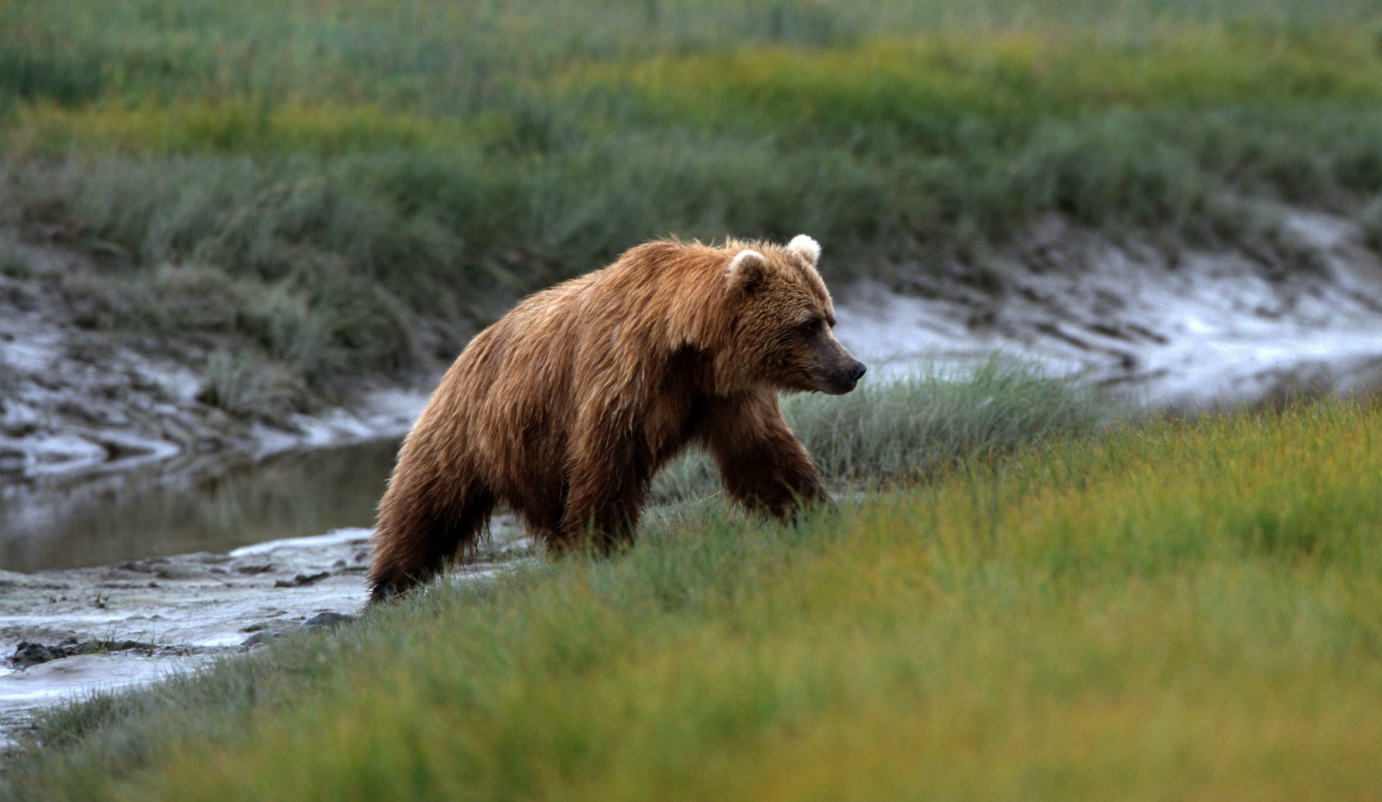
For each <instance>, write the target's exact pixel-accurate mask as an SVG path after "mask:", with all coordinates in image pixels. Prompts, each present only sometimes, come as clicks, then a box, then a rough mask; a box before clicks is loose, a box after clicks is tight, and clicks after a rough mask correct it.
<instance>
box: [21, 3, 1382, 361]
mask: <svg viewBox="0 0 1382 802" xmlns="http://www.w3.org/2000/svg"><path fill="white" fill-rule="evenodd" d="M69 6H72V4H53V3H42V2H37V0H22V1H21V2H14V3H9V4H7V5H5V7H4V8H3V9H0V153H3V154H4V176H3V182H0V198H3V201H4V205H5V207H6V209H7V212H6V219H7V220H11V221H13V222H12V224H13V225H15V226H17V227H18V228H20V229H21V230H22V231H24V232H26V233H27V234H28V235H29V236H31V237H42V238H49V239H51V238H54V237H56V239H58V241H60V242H62V243H64V244H68V245H71V246H75V247H78V248H84V249H86V250H88V251H90V252H91V253H92V254H94V255H95V256H96V258H98V259H99V260H101V261H102V262H108V261H111V259H112V258H114V259H115V261H118V262H119V263H120V264H121V265H122V266H123V267H125V268H128V271H127V273H128V275H127V276H126V277H127V278H128V279H129V280H130V281H133V282H136V283H137V282H139V281H143V280H145V279H146V278H147V276H148V274H149V273H150V272H151V271H155V270H158V269H159V268H161V267H162V266H164V265H165V263H171V264H174V265H177V266H189V265H190V266H192V267H198V268H201V267H205V268H210V269H213V270H216V271H220V272H223V273H225V274H226V275H228V276H230V277H232V278H233V280H234V281H235V282H238V283H242V284H244V285H245V287H246V290H245V292H244V293H242V294H241V295H239V296H237V297H243V298H246V299H248V298H251V297H254V296H258V295H262V294H270V295H273V296H275V297H291V299H292V300H291V302H289V303H285V304H282V305H280V306H279V307H276V308H278V309H281V310H283V311H284V313H285V314H290V315H291V314H295V313H296V312H295V311H294V310H298V309H306V310H309V314H310V315H311V316H313V320H312V322H311V325H310V327H309V328H310V329H311V330H313V331H317V332H324V334H323V335H322V336H323V338H324V341H325V342H326V343H327V346H326V347H325V350H327V351H331V352H332V353H334V354H337V355H342V356H343V358H344V363H339V362H338V363H337V364H336V365H334V366H333V368H332V369H323V368H322V367H321V363H320V362H317V361H314V358H306V359H304V358H300V357H299V356H295V355H292V354H288V355H285V354H284V353H283V352H282V349H277V350H276V348H275V347H273V346H264V347H263V348H261V349H260V351H261V353H259V354H258V355H257V356H258V357H262V359H261V361H262V362H264V363H265V364H268V362H270V361H272V362H276V363H277V364H278V366H279V367H283V368H286V369H289V370H291V371H294V372H296V373H297V374H298V375H299V376H300V377H301V378H302V379H303V380H304V381H305V382H306V383H307V384H309V385H314V386H315V385H316V384H318V383H319V382H320V381H321V380H322V377H324V376H329V375H332V374H333V373H335V372H338V370H345V371H348V372H351V371H367V372H388V371H395V372H406V371H409V370H414V369H416V368H419V367H431V366H432V363H434V362H435V361H436V360H438V359H443V358H444V357H443V356H442V355H450V354H454V352H455V351H456V350H457V349H458V347H459V346H460V345H461V344H463V342H464V341H465V339H466V337H467V336H468V335H469V334H470V333H472V332H473V331H474V330H475V329H476V328H477V327H478V326H480V325H483V324H484V323H486V322H488V321H489V320H490V319H492V318H493V317H494V316H495V314H497V311H498V310H499V309H501V308H503V307H504V306H505V305H506V304H507V303H509V302H510V301H511V300H512V299H513V298H514V297H516V296H517V295H520V294H522V293H524V292H527V291H530V290H533V289H535V288H539V287H542V286H546V285H548V284H551V283H552V282H555V281H558V280H560V279H563V278H566V277H569V276H572V275H576V274H579V273H582V272H585V271H587V270H590V269H593V268H595V267H598V266H600V265H602V264H605V263H607V262H608V261H609V260H611V259H612V258H613V257H614V256H615V255H617V254H618V253H619V252H620V251H622V250H623V249H625V248H627V247H629V246H630V245H632V244H634V243H637V242H639V241H641V240H644V239H647V238H651V237H656V236H661V235H666V234H669V233H673V234H678V235H680V236H684V237H698V238H701V239H719V238H723V237H724V236H726V235H730V234H733V235H737V236H759V237H769V238H788V237H791V236H793V235H795V234H797V233H800V232H802V231H806V232H809V233H811V234H812V235H814V236H816V237H817V238H818V239H820V240H821V241H822V242H824V243H825V244H826V247H827V254H828V258H827V259H826V261H825V262H824V267H825V270H826V272H827V278H830V279H832V280H837V281H841V282H844V281H847V280H848V279H850V278H853V277H856V276H860V275H867V276H873V277H880V276H881V277H896V276H897V275H898V271H901V270H910V271H917V270H922V271H925V270H933V269H945V270H947V271H948V272H955V271H956V270H958V271H959V272H961V273H963V272H966V271H968V272H970V273H972V274H974V275H975V276H983V277H984V278H983V282H981V283H986V285H987V286H993V287H995V288H996V287H1001V284H1002V276H1001V272H996V271H994V270H993V269H992V266H991V265H987V264H985V260H986V259H987V258H988V256H987V255H989V254H991V253H992V252H993V250H994V249H995V248H1001V247H1002V246H1003V245H1004V244H1005V243H1007V242H1009V241H1010V240H1011V239H1012V238H1013V237H1014V236H1019V235H1020V234H1021V232H1022V231H1023V230H1024V228H1025V227H1026V226H1028V225H1029V224H1030V223H1031V222H1032V221H1033V220H1034V219H1036V218H1037V217H1039V216H1041V215H1044V214H1048V213H1052V212H1055V213H1059V214H1063V215H1067V216H1069V217H1071V218H1073V219H1074V220H1076V221H1078V222H1080V223H1082V224H1084V225H1087V226H1090V227H1094V228H1101V229H1113V230H1119V229H1126V228H1128V227H1137V228H1143V229H1153V230H1155V231H1157V232H1158V234H1159V235H1165V236H1169V237H1171V238H1179V239H1181V240H1186V241H1190V242H1192V243H1196V244H1200V245H1205V246H1211V247H1224V246H1232V245H1234V244H1244V243H1246V242H1249V241H1251V240H1253V239H1254V238H1258V237H1261V236H1262V232H1263V231H1264V229H1270V228H1271V227H1272V226H1273V225H1276V224H1277V223H1275V222H1273V220H1272V219H1271V217H1270V215H1264V214H1263V213H1262V212H1261V209H1262V208H1263V204H1262V203H1260V202H1259V201H1264V200H1265V201H1267V202H1269V203H1270V202H1276V203H1293V204H1305V205H1311V206H1318V207H1322V208H1325V209H1328V210H1330V211H1333V212H1336V213H1339V214H1344V215H1348V216H1358V215H1362V214H1363V210H1364V209H1365V208H1367V206H1368V204H1369V203H1370V202H1372V201H1373V200H1374V199H1375V198H1376V197H1378V196H1379V194H1382V144H1379V143H1382V114H1379V112H1378V111H1377V108H1378V106H1379V101H1382V88H1379V87H1382V45H1379V41H1382V40H1379V36H1382V13H1379V12H1378V9H1377V8H1376V7H1375V4H1373V3H1370V2H1364V0H1337V2H1331V3H1324V4H1321V3H1304V2H1301V0H1253V1H1252V2H1246V3H1238V4H1233V5H1232V6H1224V5H1222V4H1205V3H1202V2H1198V1H1197V0H1135V2H1129V3H1122V4H1119V5H1118V6H1117V8H1116V9H1110V8H1109V7H1107V5H1106V4H1100V3H1093V2H1087V1H1085V0H1064V1H1061V2H1036V0H1030V1H1029V0H1002V2H995V3H987V4H961V5H956V4H953V3H942V2H939V0H936V1H935V2H929V1H928V2H919V3H912V2H901V0H896V1H893V0H889V1H888V2H882V3H874V4H869V5H868V6H867V7H857V6H856V5H846V4H844V3H842V2H838V0H824V1H823V0H811V1H810V2H808V1H807V0H782V1H781V2H774V3H769V4H748V5H747V6H746V5H744V4H731V3H725V2H719V1H718V0H717V2H708V3H697V4H673V3H666V2H662V1H661V0H638V2H632V0H599V1H598V2H585V3H580V4H569V3H554V2H549V1H548V0H543V1H542V2H536V3H528V4H523V5H522V7H518V6H513V5H512V4H492V3H489V4H486V3H478V4H477V3H470V4H459V5H458V4H451V3H440V2H437V0H406V1H405V2H396V3H380V2H344V1H343V0H342V1H340V2H336V1H334V0H333V1H331V2H325V3H321V2H307V0H292V1H291V2H278V3H269V2H261V1H260V0H254V2H246V3H228V2H223V0H139V2H135V1H134V0H117V1H116V2H109V3H91V4H77V5H76V6H72V7H69ZM1245 199H1249V200H1250V201H1251V202H1248V200H1245ZM1369 219H1370V218H1369ZM1266 239H1267V241H1268V242H1270V240H1271V237H1270V236H1268V237H1266ZM1252 244H1253V245H1254V246H1255V247H1254V250H1257V251H1261V250H1262V248H1261V247H1260V246H1261V243H1257V242H1253V243H1252ZM904 266H905V267H904ZM102 280H104V278H103V279H102ZM99 283H100V282H93V281H88V282H86V283H84V284H82V283H79V285H78V286H77V287H76V289H77V290H81V291H84V292H88V293H90V294H94V295H97V296H100V295H101V294H102V292H101V288H100V287H99V286H97V285H98V284H99ZM110 292H115V293H117V294H118V288H117V289H116V290H111V291H110ZM106 294H109V293H106ZM98 300H99V298H98ZM347 301H349V302H350V303H351V304H352V306H351V308H350V309H349V310H348V313H347V314H333V313H328V312H327V311H326V310H328V309H330V308H331V307H332V305H333V304H341V303H345V302H347ZM182 302H183V299H180V298H179V297H177V296H164V297H163V300H162V301H161V302H160V304H161V305H158V306H156V308H152V309H149V310H148V311H147V313H145V312H140V313H139V314H134V315H127V316H125V317H123V318H119V319H118V320H117V321H116V322H114V323H112V324H111V325H116V326H119V327H120V328H122V329H125V328H130V327H136V328H137V327H139V326H140V325H141V324H142V323H143V322H144V321H145V319H146V317H147V318H151V319H153V320H155V321H168V320H187V319H188V316H187V315H183V314H181V313H180V312H179V311H178V309H177V308H176V307H177V305H178V304H179V303H182ZM240 313H243V314H237V316H238V317H245V318H254V317H255V316H256V314H255V313H256V308H255V306H254V304H253V303H252V302H250V301H248V300H246V301H245V302H244V303H243V304H242V305H241V306H240ZM111 319H112V320H114V318H111ZM352 321H353V322H352ZM292 325H295V324H292V323H291V321H290V322H288V323H284V324H283V325H282V326H280V328H284V327H291V326H292ZM179 330H180V331H189V332H192V333H194V332H195V331H196V326H195V325H191V326H189V327H188V328H186V329H179ZM290 350H291V349H290ZM316 350H317V351H318V352H320V351H322V350H323V349H316ZM293 353H294V354H296V353H297V352H293ZM266 360H267V361H266Z"/></svg>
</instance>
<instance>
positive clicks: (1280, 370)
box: [836, 211, 1382, 410]
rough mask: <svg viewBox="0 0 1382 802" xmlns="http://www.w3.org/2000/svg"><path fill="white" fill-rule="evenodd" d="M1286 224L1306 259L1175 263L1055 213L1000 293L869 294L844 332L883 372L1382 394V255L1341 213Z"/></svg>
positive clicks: (1221, 400) (1009, 268)
mask: <svg viewBox="0 0 1382 802" xmlns="http://www.w3.org/2000/svg"><path fill="white" fill-rule="evenodd" d="M1284 230H1285V231H1287V232H1288V233H1289V234H1290V236H1291V237H1292V243H1291V247H1292V251H1293V253H1294V258H1295V259H1296V260H1297V261H1298V262H1299V264H1295V265H1290V266H1287V265H1283V264H1281V263H1280V259H1281V255H1280V254H1279V253H1278V254H1274V255H1264V254H1253V253H1247V252H1241V251H1231V252H1207V251H1193V250H1186V251H1180V252H1176V253H1167V252H1166V251H1164V250H1161V249H1157V248H1154V247H1151V246H1146V245H1139V244H1138V243H1136V242H1126V241H1125V242H1115V241H1112V240H1110V239H1107V238H1104V237H1100V236H1093V235H1089V234H1088V233H1087V232H1080V231H1076V230H1073V229H1072V228H1071V227H1070V226H1069V225H1067V224H1066V223H1064V222H1063V221H1062V220H1060V219H1058V218H1052V219H1050V220H1048V221H1046V222H1045V223H1044V224H1043V225H1042V226H1039V227H1038V228H1037V230H1036V232H1035V233H1034V235H1033V237H1032V238H1031V240H1029V241H1028V242H1026V243H1025V244H1024V245H1023V247H1022V248H1021V249H1020V250H1019V251H1015V252H1013V253H1011V254H1009V255H1007V256H1006V257H1005V258H1004V259H1003V260H1000V262H999V273H1000V275H1001V279H1000V282H1001V289H1000V291H998V292H979V291H975V290H972V289H970V288H967V287H966V286H965V285H964V284H963V283H961V282H958V281H956V280H954V279H953V278H952V277H949V276H947V275H945V274H944V273H938V274H928V275H920V274H918V275H917V277H916V278H914V279H913V280H911V281H910V282H907V283H906V284H905V285H904V286H903V287H902V288H901V290H902V291H901V292H899V291H898V290H897V288H885V287H880V286H867V285H866V286H860V287H857V288H854V292H852V293H850V295H849V298H848V300H847V301H846V302H845V303H843V304H841V305H840V308H839V309H838V310H837V313H838V314H837V317H838V318H839V326H838V327H837V329H836V331H837V332H838V334H839V335H840V339H841V340H842V341H843V342H844V343H845V344H846V345H847V346H849V348H850V349H851V350H853V351H854V353H855V354H857V355H859V356H860V358H861V359H864V360H865V361H866V362H868V363H869V365H870V370H871V372H872V375H873V376H874V377H883V376H887V375H889V374H890V373H891V374H893V375H896V374H899V373H905V372H907V371H908V370H911V369H913V368H914V367H915V366H916V365H918V364H928V363H934V362H935V361H937V360H940V361H942V362H955V363H959V364H963V363H966V362H970V361H973V360H976V359H984V358H987V357H988V355H989V354H991V353H993V352H994V351H1002V352H1006V353H1010V354H1013V355H1016V356H1020V357H1022V358H1024V359H1029V360H1033V361H1035V362H1038V363H1041V364H1043V365H1044V366H1045V367H1046V368H1047V369H1049V370H1051V371H1054V372H1057V373H1070V374H1076V375H1080V376H1083V377H1085V378H1087V379H1088V380H1090V381H1093V382H1097V383H1099V384H1102V385H1106V386H1110V387H1115V388H1118V389H1120V390H1121V391H1122V392H1123V393H1124V394H1125V395H1126V396H1127V397H1128V398H1129V399H1130V400H1132V401H1133V402H1135V403H1138V404H1145V405H1148V406H1154V407H1172V408H1175V409H1178V410H1196V409H1204V408H1212V407H1215V406H1221V405H1222V406H1229V405H1234V404H1241V403H1245V402H1256V401H1258V400H1262V399H1268V400H1270V399H1271V398H1273V397H1276V396H1285V395H1291V394H1294V393H1301V392H1304V393H1313V392H1330V391H1338V392H1349V391H1354V390H1363V391H1367V390H1375V389H1377V388H1379V387H1382V260H1379V258H1378V254H1377V253H1376V252H1375V251H1373V250H1372V249H1370V248H1368V247H1367V245H1366V243H1365V241H1364V234H1363V232H1362V231H1361V229H1359V227H1358V226H1357V225H1356V224H1354V223H1352V222H1350V221H1347V220H1343V219H1341V218H1337V217H1332V216H1328V215H1323V214H1312V213H1305V212H1299V211H1297V212H1293V213H1292V214H1290V215H1289V216H1288V217H1287V218H1286V220H1285V225H1284Z"/></svg>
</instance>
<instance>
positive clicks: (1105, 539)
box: [6, 400, 1382, 800]
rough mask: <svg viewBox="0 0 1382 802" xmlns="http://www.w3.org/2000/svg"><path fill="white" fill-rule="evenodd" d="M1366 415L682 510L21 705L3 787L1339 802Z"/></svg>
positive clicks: (1221, 425) (1315, 411) (158, 794)
mask: <svg viewBox="0 0 1382 802" xmlns="http://www.w3.org/2000/svg"><path fill="white" fill-rule="evenodd" d="M1379 416H1382V408H1379V407H1378V406H1377V405H1376V404H1374V403H1371V402H1357V401H1338V400H1330V401H1326V402H1322V403H1318V404H1310V405H1298V406H1293V407H1289V408H1287V409H1285V410H1284V411H1281V412H1279V413H1264V414H1236V415H1229V416H1226V417H1219V418H1210V417H1206V418H1202V419H1200V420H1198V421H1195V422H1193V423H1190V422H1175V421H1160V422H1152V423H1149V424H1147V425H1145V426H1141V427H1131V426H1129V427H1125V428H1121V429H1118V430H1116V431H1113V432H1111V433H1109V434H1108V435H1106V436H1104V437H1101V438H1098V439H1080V440H1060V439H1057V440H1054V441H1048V442H1046V443H1044V444H1042V445H1041V446H1039V447H1037V448H1035V449H1033V450H1031V451H1028V452H1025V453H1022V454H1019V455H1017V456H1015V457H1012V458H1009V459H1004V460H996V461H979V462H971V463H969V464H968V465H967V466H966V467H965V468H963V469H961V470H957V471H954V472H952V473H950V474H948V475H946V476H944V477H943V478H941V480H940V481H938V482H935V483H933V484H930V485H926V486H922V487H916V488H912V489H909V490H907V491H904V492H896V493H891V494H886V495H883V496H879V497H875V498H872V499H870V500H868V501H865V502H863V503H860V504H858V505H853V506H850V507H848V508H846V509H845V510H844V511H843V512H842V514H840V515H838V516H824V517H821V518H816V519H810V520H807V521H804V522H802V523H801V524H800V525H799V526H797V527H795V528H783V527H777V526H773V525H766V524H764V525H756V524H746V523H743V522H726V521H725V520H724V519H723V518H722V517H721V516H720V515H719V513H718V511H717V508H716V507H715V505H714V504H703V505H698V506H693V507H689V508H687V511H686V513H685V514H684V515H682V516H681V517H680V518H679V519H675V520H673V521H670V522H668V523H665V524H662V525H659V526H657V527H654V529H653V531H651V532H650V533H649V536H648V537H647V538H645V539H644V540H643V541H642V542H641V543H640V545H639V546H638V547H636V548H634V549H633V550H631V551H630V552H628V553H627V554H625V555H623V556H621V557H619V558H617V559H613V560H605V561H594V562H587V561H583V560H580V559H570V560H564V561H560V562H557V563H549V564H544V565H541V566H535V567H531V568H525V569H521V570H519V571H516V572H515V573H513V574H511V575H510V576H509V577H508V578H507V579H504V580H501V581H499V582H497V583H493V584H488V583H486V584H482V585H472V584H464V585H446V586H441V587H437V588H435V589H434V590H432V591H431V592H429V593H427V594H425V595H423V596H422V597H421V598H419V599H417V600H414V601H413V602H411V603H409V604H405V605H401V606H399V607H396V608H391V609H387V610H381V611H378V612H377V613H375V614H372V615H370V616H368V617H367V618H366V620H365V621H363V622H362V623H361V624H360V625H359V626H357V627H354V628H351V629H347V630H344V631H342V632H341V633H340V634H338V635H337V636H335V637H332V638H325V637H321V638H303V639H298V640H294V641H291V642H288V643H286V644H283V645H281V646H276V647H274V648H273V650H272V651H271V652H268V653H266V654H262V655H259V656H256V657H251V658H250V659H249V660H248V661H246V662H245V663H243V664H241V665H240V666H238V667H236V666H230V665H227V666H222V667H220V668H218V669H217V670H216V671H214V672H212V673H211V674H210V675H208V676H206V677H203V678H199V679H191V680H183V681H181V682H180V683H179V684H180V686H181V687H180V688H178V689H176V690H168V689H160V690H158V691H155V692H153V695H154V696H161V700H162V701H160V702H158V703H157V704H155V703H152V702H147V701H146V702H140V703H134V702H123V701H114V700H112V701H106V702H103V703H102V705H104V707H105V708H106V709H105V710H102V709H100V708H99V707H95V708H93V707H88V708H78V709H74V710H71V711H68V712H65V713H62V714H57V715H55V716H53V717H50V718H48V719H47V720H46V721H45V722H44V723H43V725H42V726H43V729H41V730H40V732H41V733H44V734H45V737H49V738H51V739H53V740H54V743H53V745H52V746H50V747H49V748H48V749H40V750H35V751H32V752H30V753H28V754H26V755H24V756H23V757H22V758H21V759H20V760H19V761H18V762H16V763H15V764H13V765H12V766H11V767H10V769H9V773H8V781H9V782H10V785H9V787H8V788H7V789H6V790H7V791H9V792H10V793H11V794H12V795H14V796H15V797H16V798H18V799H25V798H44V799H62V798H73V799H83V798H103V797H106V796H110V795H114V794H115V793H119V794H121V795H124V796H128V797H139V798H151V799H158V798H177V799H211V798H215V799H241V798H244V799H256V800H259V799H276V798H284V799H316V798H324V799H325V798H330V799H376V798H390V799H399V798H404V799H408V798H438V799H440V798H455V797H466V798H478V799H490V798H495V799H498V798H515V797H523V798H552V799H556V798H560V799H648V798H660V799H661V798H666V799H683V798H707V797H713V798H719V799H765V798H832V799H834V798H841V799H854V798H858V799H877V798H887V797H895V796H908V797H910V796H916V795H925V796H927V797H930V796H942V797H946V798H958V799H993V798H1012V799H1019V798H1062V799H1085V798H1089V799H1104V798H1108V797H1110V796H1117V797H1119V798H1124V799H1164V798H1167V797H1174V798H1186V797H1205V798H1216V799H1260V798H1279V799H1336V798H1370V797H1371V796H1372V795H1373V793H1374V791H1375V789H1376V788H1377V787H1378V783H1379V781H1382V774H1379V771H1382V769H1379V765H1378V763H1377V761H1376V754H1377V751H1378V749H1379V748H1382V727H1379V724H1378V721H1377V719H1376V716H1374V715H1372V711H1373V710H1375V709H1376V707H1377V706H1378V704H1379V703H1382V694H1379V689H1382V659H1379V658H1382V654H1379V649H1378V645H1379V643H1382V613H1379V611H1382V581H1379V576H1382V573H1379V571H1378V565H1379V559H1382V551H1379V541H1378V540H1377V538H1376V537H1375V536H1374V535H1375V531H1374V530H1375V522H1376V521H1377V520H1378V519H1379V515H1382V508H1380V507H1379V505H1382V493H1379V492H1378V490H1379V487H1378V482H1377V477H1378V476H1379V475H1382V449H1379V448H1378V445H1379V443H1378V439H1377V437H1376V436H1374V435H1373V434H1372V433H1374V432H1376V431H1378V430H1379V423H1382V419H1379ZM251 689H252V690H251ZM139 698H142V699H146V700H147V699H149V698H151V697H150V695H149V694H146V695H145V696H144V697H139ZM179 699H181V700H184V701H183V702H182V703H181V704H179V703H178V702H176V701H174V700H179ZM204 704H206V705H209V706H207V707H202V706H201V705H204ZM188 705H196V706H194V707H192V708H191V711H190V713H189V712H188V711H187V706H188ZM241 705H249V706H251V707H253V708H255V709H251V710H245V709H243V708H242V707H241ZM119 707H127V708H130V707H132V708H140V707H143V708H144V711H145V712H143V713H141V714H140V717H137V718H136V719H135V721H134V723H133V724H132V725H131V726H132V727H133V730H125V729H122V728H121V727H120V726H112V725H115V724H116V723H117V722H122V723H123V720H122V719H121V718H120V717H119V716H117V715H114V714H113V711H111V708H119ZM180 708H181V709H180ZM151 711H152V712H151ZM136 737H144V738H147V740H142V741H141V740H136ZM135 743H138V744H140V746H139V748H138V749H137V750H134V751H133V752H131V751H130V748H131V746H132V745H133V744H135Z"/></svg>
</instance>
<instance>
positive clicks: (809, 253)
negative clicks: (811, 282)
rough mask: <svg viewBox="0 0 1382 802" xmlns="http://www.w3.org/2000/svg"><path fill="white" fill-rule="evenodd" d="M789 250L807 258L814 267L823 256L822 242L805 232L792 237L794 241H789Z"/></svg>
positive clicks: (807, 261) (808, 262)
mask: <svg viewBox="0 0 1382 802" xmlns="http://www.w3.org/2000/svg"><path fill="white" fill-rule="evenodd" d="M787 250H789V251H791V252H792V253H794V254H796V255H797V256H800V257H801V258H803V259H805V260H806V263H807V264H808V265H811V266H812V267H815V266H816V262H817V261H819V260H820V258H821V244H820V243H819V242H816V241H815V240H813V239H811V238H810V237H808V236H806V235H805V234H798V235H796V236H795V237H792V241H791V242H789V243H787Z"/></svg>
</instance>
